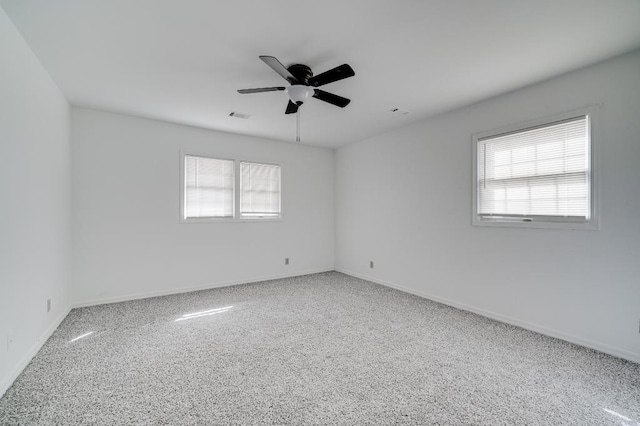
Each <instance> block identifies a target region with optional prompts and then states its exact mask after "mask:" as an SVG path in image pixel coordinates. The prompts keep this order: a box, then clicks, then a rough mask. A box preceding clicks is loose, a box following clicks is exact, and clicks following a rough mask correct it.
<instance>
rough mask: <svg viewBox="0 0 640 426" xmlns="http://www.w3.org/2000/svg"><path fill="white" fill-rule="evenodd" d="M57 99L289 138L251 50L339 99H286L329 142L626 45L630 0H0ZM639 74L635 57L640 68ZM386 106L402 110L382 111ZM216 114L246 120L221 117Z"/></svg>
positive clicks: (636, 8)
mask: <svg viewBox="0 0 640 426" xmlns="http://www.w3.org/2000/svg"><path fill="white" fill-rule="evenodd" d="M0 5H1V6H2V7H3V8H4V10H5V11H6V13H7V14H8V15H9V17H10V18H11V19H12V20H13V22H14V23H15V25H16V26H17V28H18V29H19V30H20V32H21V33H22V34H23V36H24V38H25V39H26V40H27V42H28V43H29V45H30V46H31V48H32V49H33V51H34V52H35V54H36V55H37V56H38V58H39V59H40V61H41V62H42V64H43V66H44V67H45V68H46V69H47V70H48V72H49V73H50V74H51V76H52V78H53V79H54V80H55V82H56V83H57V84H58V86H59V87H60V89H61V90H62V91H63V92H64V94H65V96H66V97H67V98H68V100H69V101H70V103H71V104H72V105H77V106H86V107H91V108H98V109H104V110H109V111H116V112H122V113H127V114H132V115H137V116H142V117H148V118H154V119H160V120H166V121H170V122H176V123H182V124H188V125H194V126H199V127H204V128H210V129H216V130H222V131H228V132H233V133H240V134H247V135H256V136H261V137H266V138H272V139H278V140H285V141H291V142H292V141H294V140H295V129H296V125H295V115H294V114H292V115H287V116H285V114H284V109H285V106H286V104H287V96H286V94H285V93H284V92H269V93H259V94H251V95H241V94H239V93H237V92H236V90H237V89H242V88H254V87H265V86H281V85H285V86H286V85H287V84H286V82H285V81H284V80H283V79H282V78H281V77H279V76H278V75H277V74H276V73H275V72H274V71H273V70H271V69H270V68H269V67H267V66H266V65H265V64H264V63H263V62H262V61H260V60H259V59H258V55H272V56H276V57H277V58H278V59H279V60H280V61H281V62H282V63H284V64H285V65H290V64H292V63H303V64H306V65H308V66H310V67H311V68H312V69H313V70H314V72H315V73H316V74H319V73H321V72H323V71H326V70H328V69H330V68H333V67H335V66H337V65H340V64H343V63H348V64H350V65H351V66H352V67H353V69H354V70H355V73H356V75H355V77H352V78H349V79H346V80H342V81H339V82H335V83H332V84H329V85H326V86H323V89H324V90H327V91H330V92H333V93H336V94H339V95H341V96H344V97H347V98H351V99H352V102H351V104H350V105H349V106H347V107H346V108H344V109H340V108H338V107H335V106H332V105H329V104H326V103H324V102H321V101H319V100H317V99H311V100H309V101H308V102H307V103H305V104H304V105H303V106H302V107H301V129H302V130H301V132H302V141H303V143H305V144H310V145H317V146H323V147H329V148H335V147H338V146H341V145H344V144H347V143H350V142H353V141H356V140H361V139H364V138H366V137H369V136H372V135H375V134H379V133H382V132H386V131H388V130H391V129H393V128H395V127H399V126H403V125H406V124H408V123H410V122H413V121H417V120H420V119H424V118H426V117H429V116H432V115H435V114H438V113H441V112H444V111H448V110H451V109H454V108H457V107H460V106H463V105H467V104H470V103H473V102H476V101H479V100H482V99H486V98H488V97H492V96H495V95H497V94H500V93H504V92H506V91H510V90H513V89H516V88H519V87H522V86H526V85H529V84H532V83H535V82H538V81H541V80H544V79H547V78H550V77H553V76H556V75H558V74H562V73H565V72H568V71H571V70H574V69H577V68H581V67H584V66H586V65H590V64H592V63H595V62H599V61H602V60H604V59H608V58H610V57H613V56H616V55H618V54H621V53H625V52H629V51H631V50H634V49H636V48H638V47H640V1H638V0H536V1H531V0H428V1H427V0H396V1H391V0H377V1H372V0H348V1H347V0H340V1H334V0H324V1H322V2H317V1H316V2H308V1H301V0H270V1H264V0H255V1H247V0H244V1H243V0H228V1H216V0H201V1H198V0H180V1H178V0H135V1H133V0H56V1H51V0H0ZM639 72H640V70H639ZM393 107H400V108H403V109H406V110H409V111H410V112H411V113H410V114H408V115H400V114H393V113H391V112H389V110H390V109H391V108H393ZM231 111H236V112H241V113H246V114H249V115H250V116H251V117H250V118H249V119H248V120H243V119H238V118H232V117H229V113H230V112H231Z"/></svg>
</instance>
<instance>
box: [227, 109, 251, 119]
mask: <svg viewBox="0 0 640 426" xmlns="http://www.w3.org/2000/svg"><path fill="white" fill-rule="evenodd" d="M229 117H235V118H244V119H245V120H246V119H247V118H249V117H251V116H250V115H249V114H243V113H241V112H235V111H232V112H230V113H229Z"/></svg>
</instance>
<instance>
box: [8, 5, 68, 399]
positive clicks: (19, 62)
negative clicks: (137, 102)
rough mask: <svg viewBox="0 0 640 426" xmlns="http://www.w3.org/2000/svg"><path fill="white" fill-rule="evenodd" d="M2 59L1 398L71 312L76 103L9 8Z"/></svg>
mask: <svg viewBox="0 0 640 426" xmlns="http://www.w3.org/2000/svg"><path fill="white" fill-rule="evenodd" d="M0 58H1V59H0V62H1V65H0V395H2V394H3V393H4V392H5V391H6V390H7V388H8V387H9V386H10V385H11V383H12V382H13V380H14V379H15V378H16V377H17V375H18V374H19V373H20V371H22V369H23V368H24V367H25V366H26V364H27V363H28V362H29V360H30V359H31V357H32V356H33V355H35V353H36V352H37V351H38V349H39V348H40V346H41V344H42V343H43V342H44V340H46V338H47V337H48V336H49V335H50V333H51V332H52V331H53V330H54V329H55V328H56V327H57V325H58V324H59V322H60V321H61V320H62V319H63V318H64V316H66V314H67V313H68V310H69V306H70V284H69V269H70V268H69V264H70V236H71V226H70V217H71V213H70V208H71V195H70V188H71V183H70V167H71V166H70V143H69V139H70V138H69V105H68V104H67V101H66V100H65V98H64V97H63V96H62V94H61V93H60V91H59V90H58V88H57V87H56V86H55V84H54V83H53V82H52V80H51V78H50V77H49V75H48V74H47V73H46V71H45V70H44V69H43V68H42V66H41V65H40V63H39V62H38V60H37V59H36V57H35V55H34V54H33V53H32V52H31V49H30V48H29V47H28V46H27V44H26V42H25V41H24V39H23V38H22V36H21V35H20V34H19V33H18V31H17V30H16V28H15V27H14V26H13V23H12V22H11V21H10V20H9V18H8V17H7V15H6V14H5V12H4V10H3V9H2V8H0ZM48 298H51V301H52V309H51V311H50V312H47V310H46V306H47V305H46V301H47V299H48ZM8 340H9V341H8Z"/></svg>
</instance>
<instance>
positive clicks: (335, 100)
mask: <svg viewBox="0 0 640 426" xmlns="http://www.w3.org/2000/svg"><path fill="white" fill-rule="evenodd" d="M313 97H314V98H316V99H320V100H321V101H325V102H329V103H330V104H332V105H335V106H339V107H340V108H344V107H346V106H347V105H349V102H351V99H347V98H343V97H342V96H338V95H334V94H333V93H329V92H325V91H324V90H320V89H315V93H314V94H313Z"/></svg>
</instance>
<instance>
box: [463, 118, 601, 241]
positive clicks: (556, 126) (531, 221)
mask: <svg viewBox="0 0 640 426" xmlns="http://www.w3.org/2000/svg"><path fill="white" fill-rule="evenodd" d="M593 115H594V114H593V113H590V112H588V111H581V112H579V113H578V112H576V113H573V114H564V115H562V116H556V117H553V118H551V119H548V120H543V121H539V122H537V123H530V124H529V125H526V126H512V127H510V128H507V129H503V130H502V131H497V132H490V133H486V134H481V135H475V136H474V141H473V142H474V154H475V155H474V158H475V164H474V166H475V173H474V177H475V178H474V188H475V190H474V212H473V223H474V224H475V225H489V226H528V227H556V228H574V229H595V228H596V227H597V224H596V221H595V208H594V207H595V202H594V198H595V193H594V190H593V188H594V187H595V186H594V184H593V182H594V179H593V178H594V176H593V167H592V165H593V162H592V155H591V154H592V143H591V139H592V121H593Z"/></svg>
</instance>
